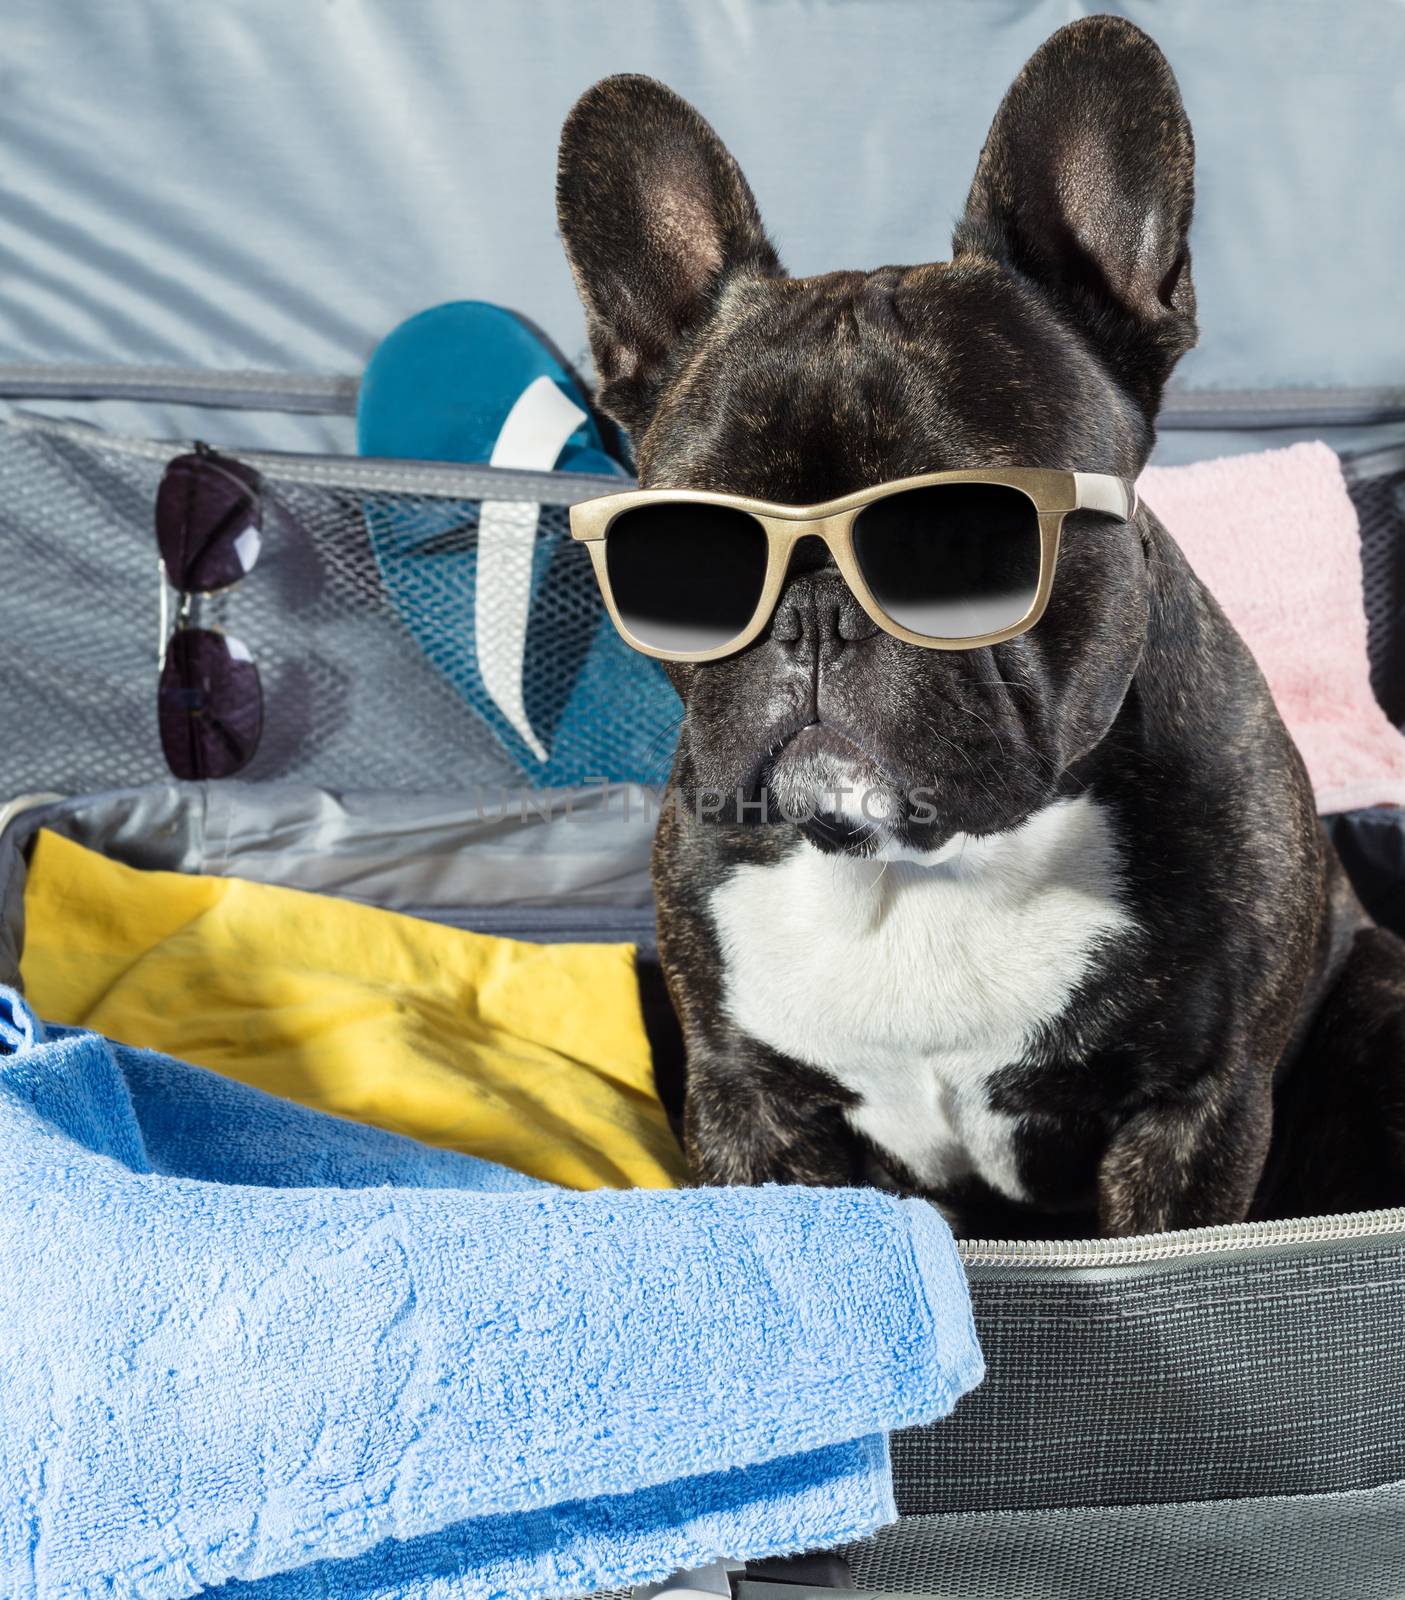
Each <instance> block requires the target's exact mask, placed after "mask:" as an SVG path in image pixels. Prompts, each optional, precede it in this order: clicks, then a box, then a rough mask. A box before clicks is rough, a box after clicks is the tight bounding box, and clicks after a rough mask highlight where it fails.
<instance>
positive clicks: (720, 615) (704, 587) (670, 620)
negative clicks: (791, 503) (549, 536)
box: [605, 502, 767, 654]
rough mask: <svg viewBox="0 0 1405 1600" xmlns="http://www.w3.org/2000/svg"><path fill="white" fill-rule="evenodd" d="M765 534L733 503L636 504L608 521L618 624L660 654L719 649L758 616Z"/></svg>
mask: <svg viewBox="0 0 1405 1600" xmlns="http://www.w3.org/2000/svg"><path fill="white" fill-rule="evenodd" d="M766 551H767V544H766V530H765V529H764V528H763V527H762V526H761V524H760V523H759V522H757V521H756V519H755V518H754V517H750V516H748V515H747V514H746V512H744V511H737V510H734V509H732V508H731V507H729V506H707V505H698V504H695V503H686V502H685V503H680V504H676V505H670V504H667V503H664V504H658V505H649V506H636V507H635V508H634V509H633V510H631V511H624V512H621V513H620V515H619V516H618V517H616V518H615V520H614V521H613V522H612V523H611V524H610V533H609V538H608V540H607V541H606V545H605V564H606V568H607V570H608V572H609V574H610V591H611V593H612V594H613V595H614V599H615V608H616V609H617V610H618V612H619V614H620V620H621V621H622V622H623V623H624V625H625V627H626V628H628V629H629V631H630V633H632V634H633V635H634V637H635V638H636V639H637V640H639V642H640V643H641V644H646V645H649V646H650V647H651V648H653V649H655V650H663V651H677V652H679V653H680V654H682V653H685V652H688V651H693V650H720V649H721V648H722V646H723V645H725V644H730V643H731V641H732V640H733V639H735V638H736V637H737V635H738V634H739V633H741V632H742V631H743V629H744V628H745V627H746V625H747V624H748V623H749V622H750V621H751V619H752V617H753V616H755V614H756V606H757V602H758V601H759V600H760V598H761V591H762V589H763V588H764V587H765V583H766Z"/></svg>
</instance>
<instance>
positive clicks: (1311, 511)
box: [1137, 443, 1405, 812]
mask: <svg viewBox="0 0 1405 1600" xmlns="http://www.w3.org/2000/svg"><path fill="white" fill-rule="evenodd" d="M1137 487H1138V490H1139V492H1140V493H1141V494H1142V495H1143V496H1144V497H1145V499H1146V502H1147V504H1148V505H1149V506H1150V507H1151V508H1152V510H1153V511H1155V512H1156V514H1157V516H1158V517H1160V518H1161V520H1162V522H1164V523H1165V524H1166V526H1167V528H1169V529H1170V531H1171V533H1172V535H1173V536H1174V537H1175V540H1176V542H1177V543H1178V544H1179V545H1180V547H1181V549H1182V550H1184V551H1185V553H1186V557H1187V559H1188V560H1189V561H1190V564H1191V566H1193V567H1194V568H1195V570H1196V572H1197V573H1198V574H1199V575H1200V577H1201V579H1202V580H1203V581H1204V583H1205V586H1206V587H1207V588H1208V589H1209V590H1210V592H1211V594H1213V595H1214V596H1215V598H1216V599H1217V600H1218V601H1219V603H1220V604H1221V605H1222V606H1223V607H1224V609H1225V612H1226V614H1227V615H1228V617H1229V620H1230V621H1231V622H1232V623H1233V624H1234V626H1235V627H1236V628H1237V629H1238V630H1239V632H1240V634H1241V635H1242V637H1243V639H1244V642H1245V643H1246V644H1247V645H1248V646H1249V648H1250V650H1252V651H1253V652H1254V655H1255V657H1256V658H1257V660H1258V663H1259V665H1260V667H1262V668H1263V673H1264V676H1265V677H1266V678H1267V679H1268V686H1269V688H1270V689H1271V690H1272V691H1273V698H1274V699H1275V700H1276V701H1277V702H1278V710H1279V712H1280V713H1281V715H1282V717H1283V720H1284V722H1286V723H1287V724H1288V732H1289V733H1291V734H1292V736H1293V738H1294V739H1295V740H1296V741H1297V746H1298V749H1299V750H1301V751H1302V753H1303V760H1304V761H1305V762H1306V763H1307V770H1308V775H1309V777H1310V778H1311V779H1312V786H1313V789H1314V791H1315V792H1316V795H1317V809H1318V810H1319V811H1324V812H1325V811H1349V810H1352V809H1353V808H1355V807H1357V806H1374V805H1405V736H1402V735H1401V734H1400V733H1399V732H1397V730H1396V729H1395V728H1393V727H1392V726H1391V724H1390V721H1389V719H1388V718H1387V717H1386V714H1385V712H1384V711H1382V710H1381V707H1380V704H1379V703H1378V701H1377V700H1376V697H1375V695H1374V694H1373V693H1372V691H1371V682H1370V677H1369V675H1368V670H1367V664H1366V612H1365V604H1364V601H1363V599H1362V589H1361V535H1360V530H1359V528H1358V526H1357V521H1356V509H1355V507H1354V506H1353V505H1352V503H1351V497H1350V496H1349V495H1348V494H1347V492H1346V484H1345V483H1344V482H1343V480H1342V470H1341V464H1340V462H1339V461H1338V460H1337V457H1336V455H1335V454H1334V453H1333V451H1332V450H1330V449H1329V448H1328V447H1327V446H1326V445H1325V444H1316V443H1314V444H1295V445H1293V446H1291V447H1290V448H1289V449H1286V450H1264V451H1262V452H1260V453H1258V454H1256V455H1245V456H1227V457H1225V458H1224V459H1222V460H1219V461H1202V462H1197V463H1196V464H1195V465H1194V466H1189V467H1150V468H1148V469H1147V471H1146V472H1144V473H1143V474H1142V477H1141V481H1140V482H1139V484H1138V486H1137Z"/></svg>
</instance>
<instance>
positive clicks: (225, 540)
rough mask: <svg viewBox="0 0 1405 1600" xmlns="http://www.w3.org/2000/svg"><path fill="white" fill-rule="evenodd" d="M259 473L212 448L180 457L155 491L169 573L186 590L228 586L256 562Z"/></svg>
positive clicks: (159, 538)
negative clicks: (219, 454)
mask: <svg viewBox="0 0 1405 1600" xmlns="http://www.w3.org/2000/svg"><path fill="white" fill-rule="evenodd" d="M261 520H262V517H261V506H260V494H259V475H258V473H257V472H255V471H254V469H253V468H252V467H248V466H245V465H244V463H243V462H242V461H231V460H230V459H229V458H228V457H226V456H217V455H215V454H214V453H213V452H211V453H208V454H200V455H186V456H177V457H176V458H175V460H174V461H172V462H171V463H170V465H169V466H168V467H167V468H166V472H165V475H164V476H163V477H162V479H161V487H160V488H159V489H158V490H157V491H156V541H157V543H158V545H159V546H160V548H161V559H162V561H163V562H164V563H165V565H166V575H167V577H168V578H169V579H170V581H171V583H172V584H173V585H174V586H175V587H176V588H177V589H183V590H184V591H185V592H186V593H188V594H208V593H210V592H211V591H212V590H214V589H225V588H228V587H229V585H230V584H231V583H237V582H238V581H239V579H240V578H242V577H243V576H244V574H245V573H246V572H248V571H249V569H250V568H251V567H252V566H253V564H254V562H255V561H257V560H258V555H259V543H260V532H259V529H260V523H261Z"/></svg>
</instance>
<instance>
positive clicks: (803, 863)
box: [712, 795, 1132, 1199]
mask: <svg viewBox="0 0 1405 1600" xmlns="http://www.w3.org/2000/svg"><path fill="white" fill-rule="evenodd" d="M1117 890H1118V862H1117V850H1116V845H1115V842H1114V839H1113V834H1112V828H1111V825H1110V823H1109V821H1108V818H1107V815H1106V813H1105V812H1104V811H1103V810H1102V809H1101V808H1100V807H1099V806H1098V805H1097V804H1096V802H1094V801H1093V800H1092V798H1091V797H1089V796H1086V795H1084V796H1080V797H1078V798H1077V799H1073V800H1062V801H1058V802H1056V803H1055V804H1054V805H1051V806H1049V807H1048V808H1047V809H1045V810H1044V811H1042V812H1040V813H1039V814H1038V815H1036V816H1034V817H1032V818H1031V819H1030V820H1029V821H1028V822H1027V823H1025V824H1024V825H1023V826H1022V827H1020V828H1017V829H1014V830H1012V831H1011V832H1009V833H1004V834H996V835H992V836H990V837H987V838H983V839H974V838H961V839H958V840H955V841H953V842H952V844H951V845H948V846H946V847H944V848H943V849H942V850H941V851H939V852H937V853H936V854H935V855H934V856H932V857H930V858H928V859H927V860H926V861H924V860H922V859H921V858H917V859H914V858H912V857H911V856H907V857H905V858H904V857H901V856H899V857H897V858H895V859H892V860H889V861H883V860H872V859H869V860H862V859H855V858H852V857H848V856H832V855H823V854H821V853H820V852H819V851H817V850H814V849H812V848H810V847H809V846H808V845H806V846H804V847H803V848H802V849H800V850H798V851H796V852H794V853H793V854H791V855H790V856H788V857H787V858H786V859H785V860H784V861H781V862H778V863H777V864H775V865H774V866H743V867H739V868H738V869H737V870H736V871H735V872H733V873H732V875H731V876H730V877H729V878H728V879H727V880H726V882H724V883H723V884H722V885H721V887H720V888H718V889H717V890H715V891H714V892H713V895H712V912H713V916H714V918H715V921H716V926H717V931H718V936H719V939H720V941H721V946H722V951H723V958H724V962H725V994H724V1003H725V1005H726V1008H727V1010H728V1012H729V1014H730V1016H731V1017H732V1019H733V1021H735V1022H736V1023H737V1025H738V1026H739V1027H741V1028H742V1029H743V1030H744V1031H745V1032H746V1033H748V1034H750V1035H751V1036H752V1037H753V1038H756V1039H759V1040H761V1041H762V1042H763V1043H765V1044H768V1045H770V1046H771V1047H772V1048H773V1049H776V1050H780V1051H783V1052H784V1053H785V1054H786V1055H789V1056H792V1057H794V1058H795V1059H796V1060H799V1061H804V1062H808V1063H810V1064H811V1065H813V1066H816V1067H820V1068H822V1069H823V1070H824V1071H825V1072H827V1073H829V1074H830V1075H831V1076H832V1077H834V1078H836V1079H838V1080H839V1082H840V1083H842V1084H843V1085H845V1087H847V1088H848V1089H850V1090H852V1091H853V1092H854V1093H855V1094H856V1095H857V1096H858V1100H857V1102H856V1104H855V1105H854V1107H853V1108H852V1109H851V1111H850V1112H849V1119H850V1121H851V1123H852V1124H853V1126H854V1127H855V1128H856V1129H857V1130H858V1131H859V1132H861V1133H863V1134H864V1135H866V1136H867V1137H868V1138H870V1139H871V1140H872V1141H873V1142H874V1144H875V1145H877V1146H878V1148H879V1149H880V1150H883V1151H886V1152H888V1153H889V1154H890V1155H892V1156H894V1157H896V1158H897V1159H898V1160H899V1161H900V1162H901V1163H902V1164H903V1166H904V1167H906V1168H907V1169H908V1171H909V1172H911V1173H912V1174H913V1175H914V1176H915V1177H917V1178H918V1179H919V1180H920V1181H922V1182H923V1183H926V1184H929V1185H932V1186H934V1187H937V1186H940V1185H941V1184H943V1183H946V1182H951V1181H953V1180H956V1179H959V1178H961V1177H962V1176H965V1175H967V1174H970V1173H976V1174H978V1175H979V1176H980V1177H982V1178H984V1179H985V1181H986V1182H988V1183H990V1184H991V1185H992V1186H993V1187H995V1188H996V1189H998V1190H1000V1191H1001V1192H1002V1193H1004V1194H1007V1195H1009V1196H1010V1197H1011V1198H1012V1199H1023V1198H1027V1197H1026V1196H1025V1194H1024V1192H1023V1189H1022V1187H1021V1185H1020V1182H1019V1177H1018V1173H1017V1171H1016V1162H1015V1153H1014V1148H1013V1140H1012V1134H1013V1131H1014V1129H1013V1123H1012V1120H1011V1119H1010V1118H1009V1117H1007V1116H1005V1115H1003V1114H1001V1113H999V1112H996V1111H994V1110H992V1109H991V1107H990V1105H989V1100H988V1094H987V1090H986V1080H987V1079H988V1078H989V1077H990V1075H991V1074H992V1073H994V1072H997V1071H998V1070H999V1069H1000V1068H1002V1067H1006V1066H1009V1065H1011V1064H1012V1063H1014V1062H1017V1061H1019V1060H1020V1059H1021V1058H1022V1057H1023V1056H1024V1055H1025V1054H1026V1052H1027V1050H1028V1048H1029V1046H1030V1044H1031V1043H1032V1042H1033V1039H1034V1037H1035V1035H1036V1033H1037V1031H1038V1029H1039V1027H1040V1025H1041V1024H1043V1023H1047V1022H1050V1021H1052V1020H1053V1019H1054V1018H1056V1017H1058V1016H1059V1015H1060V1013H1061V1012H1062V1011H1063V1010H1064V1009H1065V1007H1066V1006H1067V1005H1068V1002H1069V999H1070V997H1071V995H1072V993H1073V990H1074V988H1075V987H1076V986H1077V984H1078V982H1079V980H1080V979H1081V978H1082V977H1083V976H1084V974H1085V973H1086V972H1087V970H1088V967H1089V964H1090V962H1091V960H1092V958H1093V954H1094V952H1095V950H1096V948H1097V947H1098V945H1099V944H1100V943H1101V942H1102V941H1104V940H1106V939H1109V938H1112V937H1115V936H1116V935H1117V934H1119V933H1120V932H1123V931H1125V930H1126V929H1128V928H1130V927H1131V925H1132V924H1131V919H1130V918H1129V916H1128V915H1127V913H1126V912H1125V911H1124V910H1123V908H1122V906H1121V905H1120V904H1119V901H1118V897H1117Z"/></svg>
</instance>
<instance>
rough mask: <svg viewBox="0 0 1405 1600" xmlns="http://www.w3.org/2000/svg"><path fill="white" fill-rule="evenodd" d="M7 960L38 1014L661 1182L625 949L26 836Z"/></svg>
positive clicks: (675, 1163) (391, 1120) (324, 1104)
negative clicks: (492, 930) (519, 936)
mask: <svg viewBox="0 0 1405 1600" xmlns="http://www.w3.org/2000/svg"><path fill="white" fill-rule="evenodd" d="M24 910H25V940H24V956H23V960H22V962H21V976H22V978H23V981H24V986H25V991H26V994H27V997H28V999H29V1001H30V1004H31V1005H32V1006H33V1007H34V1009H35V1010H36V1011H37V1012H38V1014H39V1015H40V1016H41V1017H43V1018H45V1019H46V1020H47V1021H50V1022H56V1023H67V1024H70V1025H73V1026H81V1027H85V1028H92V1029H94V1030H96V1031H97V1032H99V1033H103V1034H106V1035H107V1036H108V1037H109V1038H112V1039H117V1040H120V1041H121V1042H123V1043H124V1044H132V1045H139V1046H142V1047H143V1048H145V1049H149V1050H160V1051H163V1052H165V1053H166V1054H167V1055H173V1056H177V1057H179V1058H180V1059H181V1060H183V1061H193V1062H195V1063H197V1064H198V1065H200V1066H203V1067H210V1068H213V1070H214V1071H216V1072H222V1073H224V1074H226V1075H227V1076H228V1077H231V1078H238V1079H239V1080H240V1081H241V1082H243V1083H252V1084H256V1085H257V1086H258V1087H259V1088H260V1089H266V1090H268V1091H269V1092H270V1093H273V1094H278V1095H283V1096H285V1097H286V1098H287V1099H290V1100H297V1101H300V1102H301V1103H302V1104H303V1105H307V1106H315V1107H316V1108H317V1109H318V1110H320V1111H331V1112H335V1113H336V1114H337V1115H339V1116H343V1117H353V1118H355V1119H356V1120H358V1121H361V1122H370V1123H374V1124H375V1125H376V1126H377V1127H381V1128H390V1129H393V1130H394V1131H396V1132H397V1133H407V1134H410V1135H411V1136H412V1137H414V1138H416V1139H422V1140H425V1141H426V1142H427V1143H430V1144H438V1145H449V1146H452V1147H453V1148H454V1149H456V1150H464V1151H468V1152H469V1153H470V1154H472V1155H475V1156H483V1157H485V1158H487V1159H488V1160H490V1161H499V1162H501V1163H503V1165H505V1166H509V1167H516V1168H517V1169H518V1170H519V1171H522V1172H528V1173H531V1174H532V1175H533V1176H535V1177H540V1178H547V1179H550V1180H551V1181H552V1182H553V1183H560V1184H565V1185H567V1186H568V1187H571V1188H576V1189H594V1188H605V1187H615V1188H629V1187H638V1188H656V1189H657V1188H672V1187H675V1186H676V1185H677V1184H679V1183H680V1182H682V1181H683V1177H684V1173H685V1167H684V1163H683V1157H682V1154H681V1152H680V1151H679V1149H678V1145H677V1143H676V1142H675V1140H674V1138H673V1135H672V1134H671V1132H670V1131H669V1127H668V1121H667V1118H666V1117H665V1115H664V1111H663V1107H662V1106H661V1105H660V1103H659V1099H658V1095H657V1093H656V1092H655V1089H654V1075H653V1068H652V1065H651V1062H650V1056H649V1044H648V1039H647V1036H646V1035H645V1032H644V1023H643V1018H642V1016H641V1014H640V1008H639V990H638V984H637V981H636V977H635V970H634V947H633V946H632V945H623V944H613V945H598V944H597V945H584V944H556V945H539V944H524V943H521V942H520V941H518V940H515V939H498V938H490V937H489V936H487V935H485V934H477V933H465V932H462V931H461V930H459V929H456V928H444V927H440V926H438V925H437V924H435V923H432V922H423V921H420V920H419V919H418V918H415V917H406V916H401V915H399V914H398V913H396V912H393V911H378V910H375V909H373V908H371V907H368V906H362V905H356V904H354V903H353V902H352V901H349V900H338V899H333V898H331V897H329V896H323V895H315V894H304V893H301V892H300V891H298V890H294V889H280V888H276V887H271V886H269V885H267V884H258V883H247V882H245V881H243V880H241V879H239V878H209V877H190V876H186V875H185V874H183V873H176V872H139V871H135V870H133V869H132V868H130V867H124V866H119V865H118V864H117V863H116V862H113V861H109V860H107V859H106V857H104V856H101V855H99V854H97V853H96V852H94V851H91V850H85V849H84V848H82V846H80V845H76V844H73V843H72V842H71V841H69V840H67V839H64V838H62V837H60V836H59V835H58V834H54V833H49V832H41V833H40V834H39V836H38V838H37V839H36V841H35V845H34V851H33V858H32V861H31V863H30V870H29V879H28V883H27V885H26V889H25V900H24Z"/></svg>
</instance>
